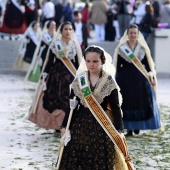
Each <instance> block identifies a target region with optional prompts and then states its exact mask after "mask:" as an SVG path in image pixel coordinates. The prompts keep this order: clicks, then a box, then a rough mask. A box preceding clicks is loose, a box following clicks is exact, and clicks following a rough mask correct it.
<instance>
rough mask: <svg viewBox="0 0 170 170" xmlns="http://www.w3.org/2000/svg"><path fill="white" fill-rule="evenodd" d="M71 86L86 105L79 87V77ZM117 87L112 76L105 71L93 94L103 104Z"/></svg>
mask: <svg viewBox="0 0 170 170" xmlns="http://www.w3.org/2000/svg"><path fill="white" fill-rule="evenodd" d="M71 88H72V89H73V91H74V94H75V95H76V96H77V97H79V98H80V103H81V104H82V105H84V106H86V103H85V101H84V98H83V96H82V93H81V90H80V88H79V84H78V79H77V78H76V79H75V80H74V81H73V83H72V84H71ZM116 88H117V86H116V83H115V81H114V80H113V78H112V76H111V75H109V74H107V73H106V72H104V71H103V73H102V77H101V78H100V79H99V83H98V85H97V86H96V88H95V89H94V92H92V94H93V96H94V97H95V99H96V100H97V101H98V103H99V104H101V103H102V102H103V99H104V98H105V97H106V96H109V95H110V94H111V92H112V91H113V90H114V89H116Z"/></svg>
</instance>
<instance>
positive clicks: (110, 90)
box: [57, 46, 128, 170]
mask: <svg viewBox="0 0 170 170" xmlns="http://www.w3.org/2000/svg"><path fill="white" fill-rule="evenodd" d="M111 62H112V59H111V56H110V55H109V54H108V53H106V52H105V51H104V50H103V49H102V48H101V47H98V46H89V47H87V49H86V50H85V52H84V59H83V61H82V62H81V64H80V67H79V69H78V71H77V77H76V78H75V80H74V81H73V83H72V84H71V95H70V99H73V97H74V96H76V102H75V103H77V106H76V107H75V109H74V111H73V116H72V119H71V124H70V128H69V130H70V134H71V140H70V141H69V140H68V141H69V142H68V143H67V144H66V143H65V142H66V141H65V139H64V138H65V137H66V138H67V137H68V136H67V134H68V133H69V131H66V125H67V121H68V117H69V112H67V114H66V115H65V118H64V121H63V123H62V126H61V135H62V136H63V137H62V139H64V143H65V148H64V152H63V156H62V158H61V164H60V166H59V170H68V169H69V170H75V169H84V170H87V169H89V170H97V169H102V170H113V169H114V167H115V162H116V161H115V155H116V153H115V148H114V142H113V141H114V140H113V141H112V139H113V138H112V135H113V134H114V135H113V136H116V138H117V139H118V141H119V140H121V139H122V136H123V120H122V112H121V95H120V93H119V87H118V85H117V83H116V82H115V79H114V72H115V70H114V66H113V65H112V63H111ZM108 104H109V105H110V107H111V110H112V113H111V115H110V116H111V117H114V125H113V122H111V121H110V119H109V118H108V116H107V114H106V113H105V111H106V110H107V107H108ZM108 127H110V128H109V129H108ZM67 128H68V127H67ZM109 134H110V136H109ZM67 139H68V138H67ZM115 145H116V143H115ZM59 155H60V154H59ZM59 158H60V156H59ZM58 160H60V159H58ZM57 166H58V164H57ZM121 167H122V168H121V170H125V169H126V168H125V169H124V168H123V165H122V166H121ZM57 168H58V167H57ZM119 168H120V167H119ZM117 169H118V168H117ZM127 169H128V168H127ZM119 170H120V169H119Z"/></svg>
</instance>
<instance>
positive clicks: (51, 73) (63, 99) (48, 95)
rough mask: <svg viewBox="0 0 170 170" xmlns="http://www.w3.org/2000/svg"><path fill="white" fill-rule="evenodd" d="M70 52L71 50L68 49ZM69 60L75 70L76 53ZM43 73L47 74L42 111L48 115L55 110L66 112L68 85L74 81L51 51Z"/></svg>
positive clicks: (76, 66) (76, 63)
mask: <svg viewBox="0 0 170 170" xmlns="http://www.w3.org/2000/svg"><path fill="white" fill-rule="evenodd" d="M70 51H72V50H71V49H70ZM70 53H71V52H70ZM70 60H71V62H72V63H73V65H74V66H75V68H76V69H77V68H78V59H77V55H76V53H75V56H74V57H72V59H70ZM44 72H46V73H48V77H47V79H48V81H47V90H45V91H44V97H43V107H44V109H46V110H48V111H49V112H50V113H52V112H53V111H54V110H56V109H59V110H60V109H61V110H63V111H64V112H66V111H67V110H68V109H69V106H68V103H69V102H68V101H69V85H70V84H71V82H72V81H73V80H74V76H73V75H72V74H71V73H70V71H69V70H68V69H67V68H66V66H65V65H64V64H63V62H62V61H61V60H60V59H58V58H57V56H56V54H54V53H53V52H52V51H50V56H49V61H48V63H47V65H46V67H45V70H44Z"/></svg>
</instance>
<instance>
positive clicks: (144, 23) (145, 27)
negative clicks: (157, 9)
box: [139, 4, 153, 40]
mask: <svg viewBox="0 0 170 170" xmlns="http://www.w3.org/2000/svg"><path fill="white" fill-rule="evenodd" d="M145 10H146V14H145V15H144V17H143V18H142V20H141V22H140V27H139V28H140V31H141V33H142V34H143V36H144V38H145V40H147V38H148V36H149V34H150V33H151V32H152V23H153V7H152V5H151V4H146V6H145Z"/></svg>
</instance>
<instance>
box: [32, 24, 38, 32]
mask: <svg viewBox="0 0 170 170" xmlns="http://www.w3.org/2000/svg"><path fill="white" fill-rule="evenodd" d="M38 28H39V23H36V24H35V25H34V26H33V30H34V31H37V30H38Z"/></svg>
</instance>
